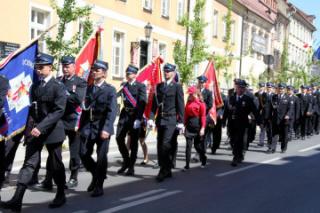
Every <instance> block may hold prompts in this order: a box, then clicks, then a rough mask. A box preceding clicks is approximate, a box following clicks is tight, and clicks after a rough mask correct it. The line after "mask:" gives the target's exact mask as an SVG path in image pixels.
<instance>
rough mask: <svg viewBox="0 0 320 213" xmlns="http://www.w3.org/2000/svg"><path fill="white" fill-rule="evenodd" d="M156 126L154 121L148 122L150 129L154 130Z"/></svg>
mask: <svg viewBox="0 0 320 213" xmlns="http://www.w3.org/2000/svg"><path fill="white" fill-rule="evenodd" d="M154 126H155V124H154V121H153V120H151V119H150V120H148V122H147V127H148V129H152V128H153V127H154Z"/></svg>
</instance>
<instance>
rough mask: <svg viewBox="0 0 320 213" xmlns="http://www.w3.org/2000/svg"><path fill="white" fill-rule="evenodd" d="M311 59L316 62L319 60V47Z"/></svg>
mask: <svg viewBox="0 0 320 213" xmlns="http://www.w3.org/2000/svg"><path fill="white" fill-rule="evenodd" d="M313 57H315V58H316V59H317V60H320V46H319V47H318V49H317V51H315V52H314V55H313Z"/></svg>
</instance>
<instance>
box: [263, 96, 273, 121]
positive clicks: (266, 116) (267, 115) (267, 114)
mask: <svg viewBox="0 0 320 213" xmlns="http://www.w3.org/2000/svg"><path fill="white" fill-rule="evenodd" d="M273 95H274V94H273V93H267V92H264V93H263V94H262V97H261V103H262V107H261V109H262V110H261V119H263V120H270V119H271V116H272V97H273Z"/></svg>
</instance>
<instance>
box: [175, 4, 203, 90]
mask: <svg viewBox="0 0 320 213" xmlns="http://www.w3.org/2000/svg"><path fill="white" fill-rule="evenodd" d="M205 4H206V0H196V4H195V7H194V10H193V13H194V17H193V18H192V19H190V18H189V17H190V16H189V14H186V15H185V16H184V17H183V18H182V19H181V22H180V24H181V25H182V26H184V27H186V28H187V29H188V33H189V34H190V35H191V39H192V44H191V46H190V56H189V55H188V47H187V46H186V45H184V44H183V43H182V42H181V41H179V40H178V41H176V42H175V45H174V51H173V58H174V61H175V63H176V64H177V65H178V67H179V71H180V75H181V82H182V83H184V84H187V83H188V82H189V81H190V80H191V79H192V77H193V70H194V67H195V65H197V64H199V63H201V62H202V61H204V60H205V59H207V58H208V56H209V54H208V53H207V52H206V48H207V47H208V46H207V44H206V42H205V37H204V28H205V27H206V26H207V23H206V22H205V20H204V18H203V16H202V14H203V11H204V9H205ZM187 45H188V44H187Z"/></svg>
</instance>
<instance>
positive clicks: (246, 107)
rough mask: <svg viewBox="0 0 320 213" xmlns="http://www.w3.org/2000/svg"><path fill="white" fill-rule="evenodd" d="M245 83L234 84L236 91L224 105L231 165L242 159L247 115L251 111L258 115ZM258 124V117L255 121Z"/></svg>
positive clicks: (239, 81)
mask: <svg viewBox="0 0 320 213" xmlns="http://www.w3.org/2000/svg"><path fill="white" fill-rule="evenodd" d="M246 87H247V83H246V82H245V81H244V80H238V81H237V84H236V89H235V90H236V93H235V94H234V95H232V96H230V97H229V102H228V106H227V107H226V111H227V115H228V123H229V131H230V143H231V144H232V146H233V147H232V148H233V156H234V157H233V160H232V162H231V166H237V165H238V163H241V162H242V161H243V160H244V145H245V144H244V143H245V142H244V139H245V131H246V128H248V126H249V119H248V115H249V114H250V113H252V114H253V115H254V116H255V118H257V119H258V118H259V117H258V108H257V107H256V105H255V104H254V102H253V99H252V98H251V97H249V96H248V95H247V94H245V91H246ZM257 123H258V124H260V122H259V119H258V121H257Z"/></svg>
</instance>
